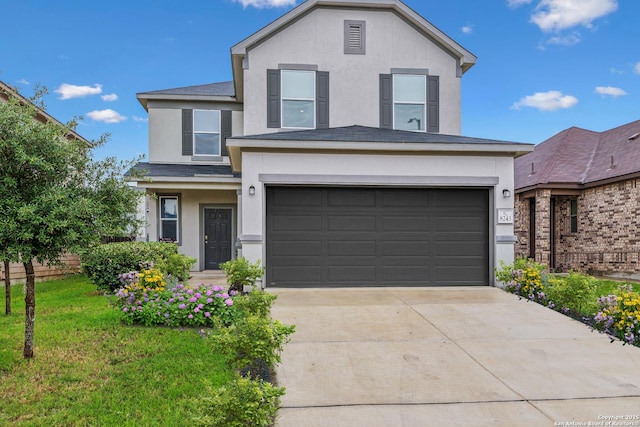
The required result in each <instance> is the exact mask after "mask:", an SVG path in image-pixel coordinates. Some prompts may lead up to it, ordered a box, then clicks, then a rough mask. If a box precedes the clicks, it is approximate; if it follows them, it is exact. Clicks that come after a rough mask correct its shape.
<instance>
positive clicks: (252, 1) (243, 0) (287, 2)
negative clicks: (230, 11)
mask: <svg viewBox="0 0 640 427" xmlns="http://www.w3.org/2000/svg"><path fill="white" fill-rule="evenodd" d="M233 1H235V2H236V3H240V4H241V5H242V7H245V8H246V7H248V6H253V7H255V8H257V9H263V8H266V7H285V6H293V5H295V4H296V0H233Z"/></svg>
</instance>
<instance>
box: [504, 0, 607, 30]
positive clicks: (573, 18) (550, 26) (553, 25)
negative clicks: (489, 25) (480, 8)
mask: <svg viewBox="0 0 640 427" xmlns="http://www.w3.org/2000/svg"><path fill="white" fill-rule="evenodd" d="M516 2H517V3H518V2H519V3H524V1H516ZM617 9H618V1H617V0H540V3H538V5H537V6H536V12H535V13H534V14H533V15H532V16H531V22H533V23H534V24H536V25H537V26H538V27H540V29H541V30H542V31H560V30H565V29H567V28H573V27H576V26H579V25H582V26H584V27H587V28H591V26H592V22H593V21H594V20H596V19H598V18H601V17H603V16H605V15H608V14H609V13H611V12H614V11H615V10H617Z"/></svg>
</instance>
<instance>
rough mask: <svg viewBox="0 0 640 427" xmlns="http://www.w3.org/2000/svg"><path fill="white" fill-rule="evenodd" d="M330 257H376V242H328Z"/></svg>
mask: <svg viewBox="0 0 640 427" xmlns="http://www.w3.org/2000/svg"><path fill="white" fill-rule="evenodd" d="M327 246H328V251H327V252H328V256H330V257H331V256H375V254H376V242H375V240H368V241H361V242H350V241H349V242H344V241H339V240H334V241H329V242H328V245H327Z"/></svg>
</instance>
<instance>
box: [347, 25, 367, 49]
mask: <svg viewBox="0 0 640 427" xmlns="http://www.w3.org/2000/svg"><path fill="white" fill-rule="evenodd" d="M365 28H366V23H365V21H350V20H347V21H344V53H346V54H352V55H364V54H365V53H366V31H365Z"/></svg>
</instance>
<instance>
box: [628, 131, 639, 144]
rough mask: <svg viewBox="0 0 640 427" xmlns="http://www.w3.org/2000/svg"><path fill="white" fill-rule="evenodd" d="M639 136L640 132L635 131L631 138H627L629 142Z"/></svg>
mask: <svg viewBox="0 0 640 427" xmlns="http://www.w3.org/2000/svg"><path fill="white" fill-rule="evenodd" d="M639 136H640V133H634V134H633V135H631V136H630V137H629V139H627V142H629V141H633V140H634V139H638V137H639Z"/></svg>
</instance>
